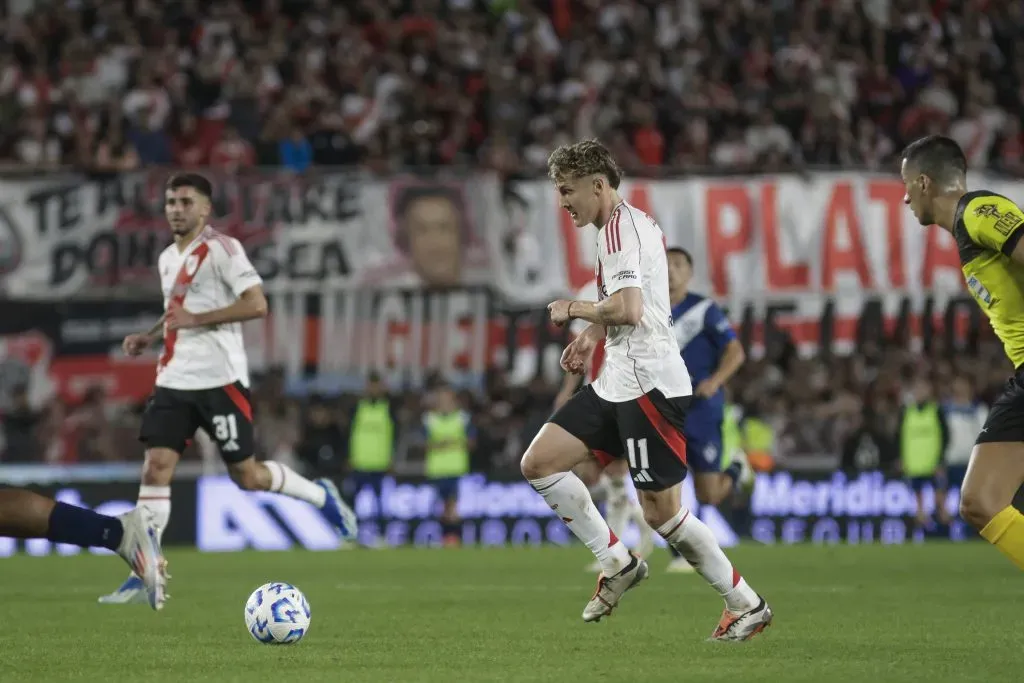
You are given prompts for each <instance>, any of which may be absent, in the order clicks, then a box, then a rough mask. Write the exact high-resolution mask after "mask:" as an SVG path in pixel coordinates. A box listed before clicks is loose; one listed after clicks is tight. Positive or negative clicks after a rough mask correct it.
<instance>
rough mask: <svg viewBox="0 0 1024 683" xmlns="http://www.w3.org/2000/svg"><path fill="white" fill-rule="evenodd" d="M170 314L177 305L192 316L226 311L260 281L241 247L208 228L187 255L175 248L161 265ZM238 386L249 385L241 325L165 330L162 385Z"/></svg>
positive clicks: (158, 377) (162, 256)
mask: <svg viewBox="0 0 1024 683" xmlns="http://www.w3.org/2000/svg"><path fill="white" fill-rule="evenodd" d="M157 264H158V268H159V269H160V286H161V289H162V290H163V293H164V310H166V309H167V308H169V307H170V305H171V302H176V303H178V304H180V305H181V306H182V307H183V308H185V309H186V310H188V311H189V312H191V313H205V312H207V311H213V310H216V309H218V308H225V307H227V306H230V305H231V304H232V303H234V302H235V301H236V300H237V299H238V297H239V295H241V294H242V292H244V291H245V290H247V289H249V288H250V287H253V286H255V285H259V284H262V282H263V280H262V279H261V278H260V276H259V274H258V273H257V272H256V269H255V268H254V267H253V265H252V263H250V262H249V258H248V257H247V256H246V255H245V250H244V249H243V248H242V245H241V243H240V242H239V241H238V240H236V239H235V238H233V237H228V236H227V235H224V234H222V233H219V232H217V231H216V230H214V229H213V228H211V227H209V226H207V227H206V228H205V229H204V230H203V232H202V233H200V235H199V237H197V238H196V239H195V240H194V241H193V242H192V244H190V245H189V246H188V248H186V249H185V251H183V252H179V251H178V246H177V245H176V244H172V245H171V246H169V247H167V248H166V249H164V251H163V253H161V254H160V259H159V261H158V262H157ZM235 382H241V383H242V384H243V385H244V386H249V363H248V359H247V358H246V356H245V345H244V343H243V341H242V325H241V323H229V324H226V325H216V326H213V327H197V328H194V329H189V330H173V331H172V330H168V329H166V327H165V328H164V351H163V353H162V354H161V355H160V363H159V365H158V366H157V372H156V384H157V386H161V387H166V388H168V389H187V390H197V389H212V388H215V387H223V386H227V385H229V384H234V383H235Z"/></svg>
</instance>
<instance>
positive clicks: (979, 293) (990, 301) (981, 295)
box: [967, 275, 999, 308]
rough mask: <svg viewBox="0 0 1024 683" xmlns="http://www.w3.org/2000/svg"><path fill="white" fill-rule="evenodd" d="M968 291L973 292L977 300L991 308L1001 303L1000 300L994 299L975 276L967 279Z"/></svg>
mask: <svg viewBox="0 0 1024 683" xmlns="http://www.w3.org/2000/svg"><path fill="white" fill-rule="evenodd" d="M967 289H969V290H971V294H973V295H974V298H975V299H977V300H978V301H979V302H980V303H982V304H984V305H985V306H987V307H989V308H991V307H992V306H995V305H996V303H997V302H998V301H999V299H995V298H993V297H992V294H991V292H989V291H988V289H986V288H985V285H983V284H981V282H980V281H979V280H978V278H977V277H976V276H974V275H972V276H970V277H969V278H967Z"/></svg>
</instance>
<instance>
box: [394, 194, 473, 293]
mask: <svg viewBox="0 0 1024 683" xmlns="http://www.w3.org/2000/svg"><path fill="white" fill-rule="evenodd" d="M395 211H396V214H397V215H396V217H395V218H396V220H395V223H396V226H397V229H398V232H397V234H396V236H395V238H396V242H397V244H398V246H399V248H400V249H402V250H403V251H404V252H405V253H406V255H407V256H408V258H409V261H410V262H411V263H412V266H413V269H414V270H415V271H416V274H417V275H419V276H420V278H421V279H422V281H423V284H424V285H426V286H427V287H453V286H456V285H458V284H460V283H461V282H462V255H463V252H464V249H465V247H466V244H465V242H466V237H467V235H468V229H467V221H466V216H465V206H464V204H463V201H462V197H461V194H460V193H459V192H458V191H456V190H454V189H451V188H447V187H443V186H411V187H408V188H406V189H404V190H403V191H401V192H400V194H399V196H398V198H397V201H396V205H395Z"/></svg>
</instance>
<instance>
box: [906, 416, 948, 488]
mask: <svg viewBox="0 0 1024 683" xmlns="http://www.w3.org/2000/svg"><path fill="white" fill-rule="evenodd" d="M900 459H901V460H902V461H903V474H905V475H906V476H908V477H928V476H931V475H933V474H935V470H936V469H938V467H939V462H940V461H941V460H942V423H941V420H940V417H939V406H938V404H937V403H925V404H924V405H923V406H917V405H909V406H907V408H906V412H905V413H904V414H903V424H901V425H900Z"/></svg>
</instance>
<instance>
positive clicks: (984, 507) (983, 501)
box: [960, 488, 1006, 529]
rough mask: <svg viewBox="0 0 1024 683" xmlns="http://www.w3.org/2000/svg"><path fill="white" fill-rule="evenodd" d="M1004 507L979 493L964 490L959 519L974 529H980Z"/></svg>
mask: <svg viewBox="0 0 1024 683" xmlns="http://www.w3.org/2000/svg"><path fill="white" fill-rule="evenodd" d="M1004 507H1006V506H1005V505H1003V504H1002V503H1001V502H999V501H995V500H992V497H991V496H986V495H984V494H982V493H980V492H975V491H972V490H970V489H966V488H965V489H964V490H963V491H962V492H961V497H960V517H962V518H963V520H964V521H965V522H967V523H968V524H970V525H971V526H973V527H974V528H975V529H981V528H982V527H984V526H985V525H986V524H988V523H989V521H990V520H991V519H992V518H993V517H995V516H996V514H998V513H999V511H1000V510H1002V509H1003V508H1004Z"/></svg>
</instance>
